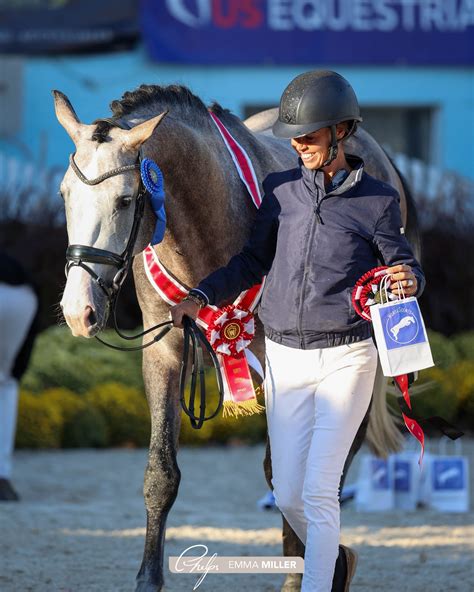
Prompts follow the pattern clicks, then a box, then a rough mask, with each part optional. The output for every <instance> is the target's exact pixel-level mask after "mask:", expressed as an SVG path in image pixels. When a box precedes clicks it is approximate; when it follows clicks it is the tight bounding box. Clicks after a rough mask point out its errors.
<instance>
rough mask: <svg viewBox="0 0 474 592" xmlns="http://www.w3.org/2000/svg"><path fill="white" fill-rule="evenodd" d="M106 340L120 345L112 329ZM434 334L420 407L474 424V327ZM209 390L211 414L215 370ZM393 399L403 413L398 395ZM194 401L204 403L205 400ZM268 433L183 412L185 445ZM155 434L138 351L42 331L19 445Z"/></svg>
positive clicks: (249, 439) (126, 442) (258, 422)
mask: <svg viewBox="0 0 474 592" xmlns="http://www.w3.org/2000/svg"><path fill="white" fill-rule="evenodd" d="M106 338H107V339H108V340H109V341H111V342H113V343H119V339H118V338H117V337H116V336H114V335H113V334H112V333H111V332H108V334H107V336H106ZM429 338H430V344H431V348H432V352H433V357H434V360H435V362H436V367H434V368H429V369H427V370H423V371H422V372H420V378H419V380H418V381H417V382H416V383H415V385H413V386H412V387H411V389H410V392H411V393H413V395H414V396H413V398H412V401H413V407H414V410H415V412H416V413H417V414H419V415H421V416H425V417H426V416H430V415H441V416H443V417H444V418H445V419H447V420H448V421H451V422H453V423H455V424H456V425H458V426H459V427H460V428H461V429H465V428H466V427H468V426H472V425H474V332H469V333H461V334H458V335H455V336H453V337H451V338H449V339H448V338H446V337H444V336H443V335H441V334H439V333H434V332H432V331H429ZM420 387H422V389H421V388H420ZM206 388H207V392H208V401H207V414H209V413H211V412H212V410H213V409H215V405H216V403H217V386H216V381H215V375H214V372H213V371H212V370H211V369H209V371H208V376H207V381H206ZM423 389H424V390H423ZM417 390H419V391H420V392H419V393H418V394H416V391H417ZM186 399H187V400H188V397H186ZM262 399H263V396H259V400H260V403H262V404H263V400H262ZM389 403H390V404H391V405H392V406H393V407H394V408H395V409H396V411H397V412H398V405H397V403H396V401H395V400H394V399H393V398H390V399H389ZM195 406H196V409H198V408H199V401H196V405H195ZM265 435H266V418H265V414H264V413H263V414H255V415H252V416H249V417H241V418H239V419H235V418H233V417H228V418H225V419H224V417H223V415H222V412H221V413H219V415H218V416H217V417H215V418H214V419H212V420H211V421H207V422H205V424H204V426H203V427H202V428H201V429H199V430H195V429H193V428H192V427H191V424H190V421H189V418H188V417H187V416H186V415H185V414H184V412H181V432H180V442H181V443H182V444H187V445H201V444H204V443H222V444H224V443H229V442H244V443H256V442H261V441H264V439H265ZM149 437H150V417H149V411H148V404H147V401H146V398H145V394H144V389H143V382H142V376H141V354H140V352H137V353H135V352H134V353H130V352H128V353H124V352H116V351H113V350H110V349H107V348H105V347H104V346H103V345H101V344H100V343H99V342H97V341H96V340H85V339H81V338H74V337H72V336H71V335H70V332H69V329H67V328H66V327H54V328H52V329H48V330H47V331H45V332H44V333H42V334H41V335H40V336H39V337H38V339H37V342H36V344H35V349H34V352H33V356H32V362H31V364H30V367H29V369H28V372H27V374H26V375H25V376H24V380H23V381H22V385H21V396H20V403H19V416H18V428H17V446H18V447H19V448H24V447H29V448H57V447H65V448H74V447H104V446H148V442H149Z"/></svg>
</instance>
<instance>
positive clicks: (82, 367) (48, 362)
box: [22, 326, 143, 393]
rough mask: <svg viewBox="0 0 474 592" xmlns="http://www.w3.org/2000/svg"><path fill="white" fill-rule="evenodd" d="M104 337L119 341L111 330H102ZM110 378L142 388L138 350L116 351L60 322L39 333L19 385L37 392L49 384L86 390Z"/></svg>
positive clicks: (49, 385) (78, 391)
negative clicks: (76, 333)
mask: <svg viewBox="0 0 474 592" xmlns="http://www.w3.org/2000/svg"><path fill="white" fill-rule="evenodd" d="M104 338H105V339H106V340H107V341H109V342H111V343H114V344H117V343H118V342H119V341H120V338H119V337H118V336H117V335H116V334H115V333H114V332H113V331H105V332H104ZM111 381H116V382H121V383H123V384H124V385H127V386H131V387H134V388H136V389H141V390H143V379H142V373H141V353H140V352H120V351H115V350H112V349H110V348H107V347H106V346H104V345H102V344H101V343H99V342H98V341H97V340H95V339H83V338H80V337H73V336H72V335H71V333H70V331H69V329H68V328H67V327H64V326H63V327H50V328H49V329H47V330H46V331H43V332H42V333H41V334H40V335H39V336H38V338H37V340H36V342H35V347H34V350H33V355H32V358H31V362H30V365H29V368H28V370H27V372H26V373H25V375H24V377H23V380H22V386H23V387H24V388H25V389H26V390H30V391H33V392H38V393H39V392H41V391H44V390H46V389H49V388H52V387H65V388H68V389H69V390H71V391H73V392H75V393H85V392H87V391H88V390H90V389H91V388H93V387H94V386H95V385H96V384H98V383H105V382H111Z"/></svg>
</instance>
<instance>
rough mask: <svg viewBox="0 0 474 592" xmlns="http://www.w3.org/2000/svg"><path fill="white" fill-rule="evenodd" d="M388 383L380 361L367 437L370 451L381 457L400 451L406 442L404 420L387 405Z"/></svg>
mask: <svg viewBox="0 0 474 592" xmlns="http://www.w3.org/2000/svg"><path fill="white" fill-rule="evenodd" d="M387 383H388V379H387V378H386V377H385V376H384V375H383V373H382V368H381V366H380V361H378V363H377V372H376V374H375V382H374V390H373V394H372V407H371V409H370V414H369V423H368V425H367V434H366V436H365V439H366V442H367V445H368V447H369V449H370V451H371V452H372V453H373V454H375V455H376V456H379V457H381V458H387V456H388V455H389V454H391V453H394V452H399V451H400V450H401V449H402V448H403V443H404V436H403V433H402V432H401V430H400V428H401V426H403V425H404V423H403V420H402V418H401V417H399V416H398V415H396V413H395V411H393V410H392V409H391V407H389V406H388V405H387V401H386V394H387Z"/></svg>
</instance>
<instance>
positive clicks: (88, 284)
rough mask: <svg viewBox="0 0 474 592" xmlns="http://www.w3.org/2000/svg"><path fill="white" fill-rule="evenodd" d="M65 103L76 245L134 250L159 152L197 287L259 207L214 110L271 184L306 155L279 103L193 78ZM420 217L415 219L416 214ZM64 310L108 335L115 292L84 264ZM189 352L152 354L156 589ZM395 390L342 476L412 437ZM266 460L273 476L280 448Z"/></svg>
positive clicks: (365, 146)
mask: <svg viewBox="0 0 474 592" xmlns="http://www.w3.org/2000/svg"><path fill="white" fill-rule="evenodd" d="M54 100H55V109H56V115H57V118H58V120H59V122H60V123H61V125H62V126H63V127H64V129H65V130H66V131H67V133H68V134H69V136H70V137H71V139H72V140H73V142H74V144H75V148H76V152H75V156H74V162H75V165H76V167H77V169H78V170H80V171H81V174H82V175H83V177H82V179H81V177H80V176H79V175H78V173H77V170H76V171H75V170H74V169H75V168H76V167H72V166H70V167H69V168H68V170H67V172H66V174H65V176H64V178H63V180H62V183H61V194H62V196H63V199H64V203H65V209H66V218H67V230H68V237H69V243H70V244H79V245H89V246H92V247H94V248H95V249H101V250H103V251H107V252H113V253H122V252H123V251H124V249H125V247H126V245H127V242H128V239H129V235H130V233H131V229H132V225H133V219H134V207H135V200H136V196H137V193H138V189H139V173H138V171H137V170H136V167H134V166H133V165H136V163H137V160H138V158H139V154H140V156H141V157H148V158H151V159H153V160H155V162H157V163H158V165H159V166H160V168H161V170H162V171H163V175H164V179H165V187H166V214H167V229H166V234H165V237H164V240H163V242H162V243H161V244H160V245H158V246H157V247H155V249H156V252H157V254H158V255H159V258H160V260H161V261H162V263H163V264H164V265H165V267H166V268H167V269H168V270H169V271H170V273H171V274H172V275H174V276H175V277H176V278H178V279H179V280H180V281H181V283H183V284H184V285H186V286H188V287H191V286H194V285H196V284H197V283H198V281H199V280H200V279H201V278H202V277H204V276H205V275H207V274H208V273H210V272H211V271H212V270H214V269H215V268H217V267H219V266H221V265H224V264H225V263H226V262H227V261H228V259H229V258H230V257H231V256H232V255H233V254H234V253H236V252H238V251H239V250H240V249H241V247H242V245H243V243H244V241H245V239H246V237H247V235H248V232H249V229H250V226H251V223H252V220H253V218H254V216H255V209H254V206H253V205H252V203H251V200H250V198H249V196H248V195H247V193H246V190H245V188H244V186H243V184H242V182H241V181H240V179H239V177H238V175H237V172H236V169H235V167H234V164H233V162H232V160H231V157H230V155H229V153H228V152H227V149H226V147H225V145H224V143H223V140H222V138H221V136H220V135H219V133H218V130H217V128H216V127H215V125H214V123H213V122H212V121H211V118H210V115H209V110H211V111H212V112H214V113H215V114H216V115H217V116H218V117H219V118H220V119H221V121H223V123H224V125H225V126H226V127H227V129H228V130H229V131H230V132H231V133H232V135H233V136H234V137H235V138H236V139H237V141H238V142H239V143H240V144H241V146H243V147H244V149H245V150H246V151H247V153H248V154H249V156H250V158H251V160H252V162H253V165H254V168H255V171H256V174H257V177H258V180H259V182H260V185H261V184H262V182H263V180H264V179H265V177H266V176H267V175H268V174H269V173H271V172H275V171H280V170H284V169H288V168H291V167H294V166H295V164H296V155H295V153H294V152H293V151H292V149H291V148H290V146H289V143H288V142H284V141H280V140H277V139H275V138H273V137H272V136H271V134H270V133H269V132H268V129H269V127H270V125H271V123H272V122H273V121H274V119H275V116H276V115H275V111H274V110H270V111H266V112H263V113H261V114H259V115H258V116H254V117H252V118H250V119H249V120H247V121H246V122H242V121H240V120H239V119H238V118H237V117H236V116H234V115H232V114H231V113H230V112H229V111H227V110H225V109H223V108H221V107H220V106H219V105H217V104H213V105H212V106H211V107H210V108H209V109H208V108H207V107H206V106H205V105H204V104H203V103H202V101H201V100H200V99H199V98H198V97H196V96H194V95H193V94H192V93H191V92H190V91H189V90H188V89H187V88H185V87H182V86H167V87H161V86H154V85H149V86H147V85H142V86H141V87H140V88H138V89H137V90H135V91H133V92H127V93H125V94H124V96H123V98H122V99H121V100H116V101H113V102H112V103H111V109H112V117H111V118H106V119H102V120H97V121H96V122H94V123H93V124H91V125H87V124H83V123H81V122H80V121H79V119H78V117H77V115H76V113H75V112H74V109H73V107H72V106H71V104H70V102H69V100H68V99H67V97H66V96H65V95H63V94H62V93H60V92H59V91H54ZM167 112H168V114H167V115H166V113H167ZM165 115H166V117H165ZM346 152H349V153H354V154H358V155H360V156H361V157H362V158H363V159H364V160H365V162H366V166H367V170H368V172H369V173H371V174H373V175H374V176H376V177H379V178H381V179H383V180H385V181H387V182H389V183H391V184H393V185H394V186H395V187H396V188H397V189H398V190H399V192H400V195H401V197H402V213H403V218H404V222H406V219H407V205H408V206H410V204H411V202H410V201H409V200H408V202H407V198H406V193H405V191H404V188H403V185H402V182H401V180H400V177H399V175H398V174H397V172H396V170H395V169H394V167H393V166H392V165H391V163H390V161H389V160H388V158H387V157H386V155H385V154H384V152H383V151H382V150H381V148H380V147H379V146H378V144H377V143H376V142H375V140H374V139H373V138H372V137H371V136H370V135H369V134H367V133H366V132H364V131H363V130H362V129H359V131H358V132H357V134H356V135H355V136H354V137H353V138H351V139H349V141H348V142H347V149H346ZM124 166H126V167H128V168H127V169H126V170H125V171H123V172H121V173H119V174H114V175H113V176H107V175H105V177H102V175H104V174H105V173H108V172H110V171H111V170H115V169H117V168H119V167H124ZM97 177H99V178H101V177H102V178H103V180H102V181H101V182H98V183H96V184H94V185H90V184H86V183H85V182H84V179H94V178H97ZM408 217H409V219H411V218H412V216H411V211H409V216H408ZM154 225H155V216H154V214H153V212H152V210H151V208H150V206H149V205H148V204H146V205H145V210H144V213H143V216H142V220H141V225H140V230H139V232H138V235H137V240H136V242H135V244H134V246H133V254H134V255H137V254H139V253H141V252H142V251H143V249H144V248H145V247H146V246H147V244H148V243H149V241H150V239H151V236H152V234H153V230H154ZM407 230H409V228H407ZM88 265H89V268H90V269H91V270H92V271H93V272H94V273H95V274H97V276H99V277H100V278H101V280H102V281H103V282H105V283H108V284H109V285H111V284H112V282H113V276H114V274H116V269H114V268H113V266H111V265H104V264H102V263H101V260H100V259H99V262H96V263H94V262H92V263H89V264H88ZM133 273H134V278H135V285H136V290H137V296H138V300H139V304H140V307H141V311H142V314H143V325H144V328H145V329H146V328H148V327H152V326H153V325H155V324H156V323H157V322H159V321H163V320H165V319H167V318H168V312H169V307H168V305H167V304H166V303H165V302H164V301H162V300H161V299H160V298H159V297H158V296H157V294H156V292H155V290H154V289H153V287H152V286H151V285H150V283H149V281H148V279H147V276H146V274H145V271H144V266H143V259H142V257H135V259H134V263H133ZM61 307H62V310H63V314H64V317H65V319H66V321H67V324H68V325H69V327H70V329H71V331H72V334H73V335H75V336H83V337H93V336H95V335H96V334H98V333H99V332H100V331H101V330H102V329H103V328H104V327H105V325H106V322H107V317H108V314H109V312H110V311H109V303H108V299H107V294H106V291H105V290H103V289H101V288H100V286H99V284H98V283H97V282H96V281H94V280H93V277H92V275H91V274H90V273H89V272H88V271H87V270H85V269H84V268H82V267H79V266H74V267H72V268H71V269H70V271H69V274H68V279H67V283H66V287H65V290H64V293H63V297H62V300H61ZM262 333H263V332H262V331H261V330H260V331H258V330H257V336H258V337H257V338H256V339H255V340H254V342H253V344H252V350H253V351H254V353H255V354H256V355H257V357H258V358H259V359H260V360H261V361H262V362H263V338H262ZM181 352H182V333H181V331H171V332H170V333H168V335H167V336H166V337H165V338H164V339H162V340H161V341H160V342H159V343H157V344H156V345H155V346H153V347H150V348H148V349H145V350H144V352H143V378H144V383H145V389H146V394H147V398H148V403H149V407H150V412H151V440H150V447H149V455H148V464H147V467H146V472H145V481H144V497H145V504H146V510H147V531H146V541H145V550H144V556H143V561H142V565H141V567H140V571H139V573H138V575H137V587H136V591H137V592H156V591H158V590H161V589H162V586H163V546H164V538H165V529H166V519H167V516H168V512H169V511H170V508H171V507H172V505H173V503H174V500H175V499H176V496H177V494H178V487H179V482H180V470H179V467H178V464H177V458H176V457H177V449H178V437H179V431H180V421H181V413H180V404H179V398H178V380H179V368H180V358H181ZM385 390H386V381H385V380H384V379H383V377H382V375H381V373H380V372H379V373H378V377H377V379H376V384H375V389H374V394H373V398H372V404H371V407H370V417H369V414H368V416H367V417H366V420H365V423H364V422H363V425H362V426H361V429H360V430H359V433H358V435H357V436H356V440H355V442H354V445H353V449H352V450H351V453H350V454H349V458H348V462H346V466H345V469H344V474H343V476H342V479H344V477H345V474H346V473H347V469H348V467H349V464H350V461H351V460H352V457H353V454H354V453H355V451H356V450H357V449H358V447H359V446H360V444H361V442H362V440H363V439H364V436H366V439H367V442H368V445H369V446H370V448H371V449H372V450H373V451H374V452H375V453H376V454H379V455H381V456H386V455H387V454H388V453H389V452H392V451H394V450H397V449H398V448H399V446H400V443H401V435H400V432H399V430H398V428H397V425H396V423H395V420H394V417H393V416H392V415H391V414H390V413H389V412H388V410H387V406H386V402H385ZM242 421H245V419H243V420H242ZM367 423H368V425H367ZM264 464H265V469H266V470H265V472H266V476H267V480H268V481H269V484H270V479H271V462H270V450H269V449H268V447H267V456H266V459H265V463H264ZM284 532H285V536H284V551H285V553H286V554H287V555H288V554H289V555H293V554H301V555H302V554H303V553H304V547H303V546H302V545H301V543H300V542H299V540H298V539H297V537H296V535H295V534H294V533H293V532H292V531H291V530H290V529H289V526H288V525H285V530H284ZM337 569H338V567H337V566H336V571H337ZM286 586H287V588H286V589H290V588H291V589H295V590H296V589H298V588H299V581H296V582H295V581H294V579H293V581H290V580H289V581H287V583H286Z"/></svg>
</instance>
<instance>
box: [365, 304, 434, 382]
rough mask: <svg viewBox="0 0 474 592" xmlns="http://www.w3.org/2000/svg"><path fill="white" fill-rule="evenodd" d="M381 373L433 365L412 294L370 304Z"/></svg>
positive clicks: (423, 327) (393, 374)
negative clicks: (407, 296) (381, 302)
mask: <svg viewBox="0 0 474 592" xmlns="http://www.w3.org/2000/svg"><path fill="white" fill-rule="evenodd" d="M370 314H371V317H372V323H373V327H374V335H375V341H376V342H377V349H378V353H379V358H380V364H381V366H382V371H383V373H384V376H399V375H400V374H408V373H409V372H415V371H416V370H422V369H423V368H429V367H430V366H434V362H433V357H432V355H431V348H430V344H429V342H428V337H427V335H426V329H425V324H424V322H423V317H422V316H421V311H420V307H419V306H418V301H417V299H416V298H415V297H414V296H412V297H410V298H403V299H401V300H395V301H391V302H387V303H385V304H374V305H373V306H371V307H370Z"/></svg>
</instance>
